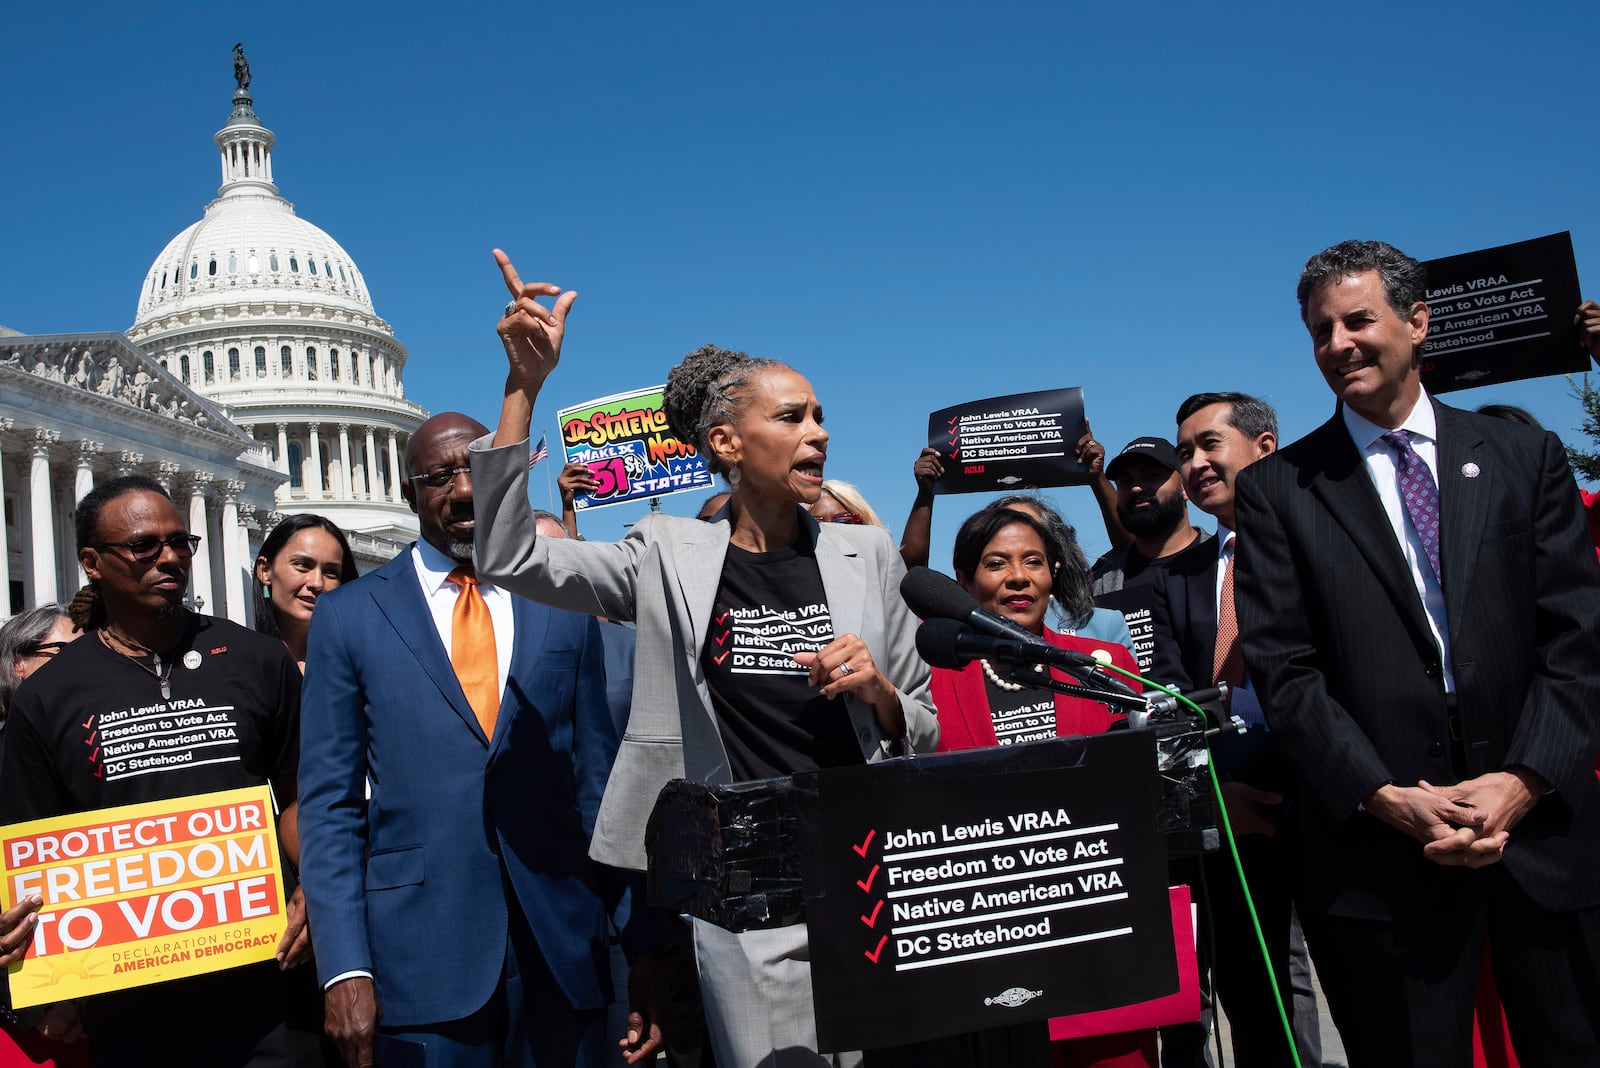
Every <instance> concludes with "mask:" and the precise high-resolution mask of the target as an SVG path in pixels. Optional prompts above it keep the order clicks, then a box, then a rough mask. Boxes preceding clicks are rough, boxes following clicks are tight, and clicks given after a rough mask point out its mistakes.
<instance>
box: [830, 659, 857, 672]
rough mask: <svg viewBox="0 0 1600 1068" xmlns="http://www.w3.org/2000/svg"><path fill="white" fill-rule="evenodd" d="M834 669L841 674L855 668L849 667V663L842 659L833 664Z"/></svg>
mask: <svg viewBox="0 0 1600 1068" xmlns="http://www.w3.org/2000/svg"><path fill="white" fill-rule="evenodd" d="M834 670H835V671H837V672H838V673H839V674H841V675H848V674H850V673H851V672H852V671H854V670H855V668H853V667H851V666H850V664H849V663H848V662H847V661H842V660H841V661H840V662H839V663H838V664H836V665H835V666H834Z"/></svg>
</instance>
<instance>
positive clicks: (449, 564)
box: [411, 540, 517, 694]
mask: <svg viewBox="0 0 1600 1068" xmlns="http://www.w3.org/2000/svg"><path fill="white" fill-rule="evenodd" d="M411 563H412V564H413V565H414V566H415V567H416V569H417V579H418V581H420V582H421V583H422V596H423V599H424V600H426V601H427V602H428V612H429V614H431V615H432V616H433V629H434V630H436V631H438V632H439V640H440V641H441V642H443V643H444V652H445V656H446V657H448V656H449V655H450V634H451V630H452V620H453V615H452V614H453V613H454V612H455V608H456V598H457V597H459V596H460V595H461V587H459V586H457V585H456V584H455V583H454V582H451V581H449V575H450V572H452V571H454V570H455V569H456V568H457V567H460V566H461V565H460V564H458V563H457V562H456V561H454V560H452V559H450V558H449V557H448V556H446V555H445V554H444V553H442V552H440V551H439V550H438V549H436V548H434V547H433V546H432V545H429V544H428V543H427V542H425V541H421V540H418V541H417V543H416V544H415V545H413V546H412V547H411ZM478 592H479V593H481V594H483V603H484V604H486V605H488V606H489V618H490V619H491V620H493V621H494V654H495V660H496V661H497V665H496V666H497V667H498V668H499V672H500V692H501V693H502V694H503V693H505V692H506V679H507V678H509V677H510V675H511V648H512V643H513V642H514V641H515V640H516V636H517V631H516V620H515V618H514V617H513V615H512V612H511V595H510V594H509V593H507V592H506V591H505V590H502V589H500V588H499V587H497V586H491V585H490V584H489V583H487V582H482V581H480V582H479V583H478Z"/></svg>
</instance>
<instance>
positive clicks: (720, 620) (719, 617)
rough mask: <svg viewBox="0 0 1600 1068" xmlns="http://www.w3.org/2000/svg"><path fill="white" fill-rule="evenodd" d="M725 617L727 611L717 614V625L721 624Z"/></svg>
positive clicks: (726, 616)
mask: <svg viewBox="0 0 1600 1068" xmlns="http://www.w3.org/2000/svg"><path fill="white" fill-rule="evenodd" d="M727 618H728V613H726V612H724V613H722V614H721V615H720V616H717V617H716V619H717V623H718V625H721V623H722V621H723V620H724V619H727Z"/></svg>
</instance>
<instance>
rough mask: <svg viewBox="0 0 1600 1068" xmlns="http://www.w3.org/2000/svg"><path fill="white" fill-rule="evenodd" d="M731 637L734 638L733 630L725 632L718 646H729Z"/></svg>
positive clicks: (718, 640) (718, 641)
mask: <svg viewBox="0 0 1600 1068" xmlns="http://www.w3.org/2000/svg"><path fill="white" fill-rule="evenodd" d="M731 637H733V631H731V630H730V631H725V632H724V633H723V635H722V637H720V638H718V639H717V644H718V645H727V644H728V639H729V638H731Z"/></svg>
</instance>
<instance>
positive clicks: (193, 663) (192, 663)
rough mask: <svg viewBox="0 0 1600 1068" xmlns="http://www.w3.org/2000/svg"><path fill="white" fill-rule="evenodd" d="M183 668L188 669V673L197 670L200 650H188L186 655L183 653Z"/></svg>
mask: <svg viewBox="0 0 1600 1068" xmlns="http://www.w3.org/2000/svg"><path fill="white" fill-rule="evenodd" d="M183 666H184V667H186V668H188V669H189V670H190V671H193V670H195V669H196V668H198V667H199V666H200V650H198V649H190V650H189V651H188V652H187V653H184V654H183Z"/></svg>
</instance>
